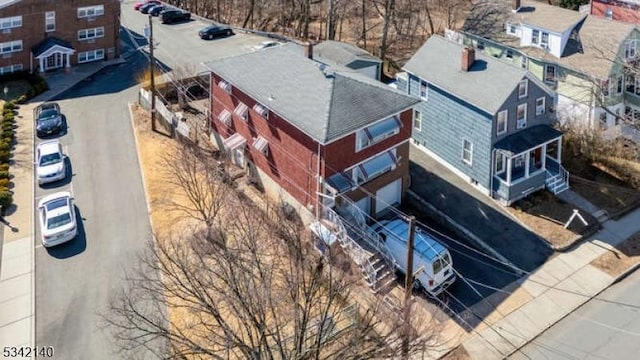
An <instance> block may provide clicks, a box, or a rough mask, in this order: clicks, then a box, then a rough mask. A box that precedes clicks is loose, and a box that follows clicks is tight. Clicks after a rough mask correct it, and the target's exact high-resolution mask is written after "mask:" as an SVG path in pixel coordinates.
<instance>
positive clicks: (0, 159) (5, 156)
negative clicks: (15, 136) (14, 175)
mask: <svg viewBox="0 0 640 360" xmlns="http://www.w3.org/2000/svg"><path fill="white" fill-rule="evenodd" d="M9 159H11V152H10V151H9V150H6V151H0V163H8V162H9Z"/></svg>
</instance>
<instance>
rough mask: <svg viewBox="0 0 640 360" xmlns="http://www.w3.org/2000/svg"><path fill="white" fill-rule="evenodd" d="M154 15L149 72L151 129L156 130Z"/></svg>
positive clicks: (150, 29) (151, 29) (150, 27)
mask: <svg viewBox="0 0 640 360" xmlns="http://www.w3.org/2000/svg"><path fill="white" fill-rule="evenodd" d="M152 19H153V17H152V16H151V14H149V73H150V75H151V130H152V131H156V79H155V77H156V76H155V73H154V71H153V70H154V68H155V66H156V59H155V58H154V57H153V21H152Z"/></svg>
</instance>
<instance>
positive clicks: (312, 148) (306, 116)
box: [206, 43, 418, 220]
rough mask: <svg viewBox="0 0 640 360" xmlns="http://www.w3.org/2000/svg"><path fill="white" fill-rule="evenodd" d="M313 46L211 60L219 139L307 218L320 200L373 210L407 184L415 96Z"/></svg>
mask: <svg viewBox="0 0 640 360" xmlns="http://www.w3.org/2000/svg"><path fill="white" fill-rule="evenodd" d="M312 52H313V51H312V48H307V50H306V53H307V56H304V54H303V50H302V49H300V48H299V47H298V46H297V45H295V44H291V43H290V44H287V45H283V46H278V47H274V48H269V49H264V50H261V51H257V52H254V53H250V54H245V55H240V56H235V57H230V58H225V59H221V60H216V61H212V62H208V63H206V66H207V67H208V68H209V69H210V70H211V92H210V93H211V114H212V122H211V127H212V130H213V131H212V133H213V135H212V137H213V138H214V140H215V142H217V143H218V146H219V147H220V148H222V149H225V150H226V151H228V152H229V153H230V155H231V160H232V162H233V163H234V164H235V165H236V166H238V167H242V168H245V169H246V171H247V173H248V176H249V177H250V178H252V179H253V181H255V182H257V183H260V184H261V185H262V187H263V188H264V189H265V191H266V193H267V195H270V196H271V198H275V199H276V200H278V199H279V200H281V201H286V202H287V203H289V204H291V205H294V206H295V207H297V208H298V209H300V210H302V211H300V214H301V215H302V216H303V219H305V220H309V216H313V214H314V213H315V210H316V209H319V206H320V205H324V206H329V207H334V206H335V207H340V206H344V205H347V204H348V205H349V206H357V207H358V208H360V209H361V210H363V211H364V212H365V213H367V214H370V215H372V216H376V215H378V214H380V213H382V212H384V211H385V210H386V209H387V208H388V207H389V206H390V205H394V204H398V203H400V202H401V200H402V197H403V194H404V192H405V190H406V189H407V188H408V186H409V138H410V136H411V128H412V122H413V112H412V109H413V106H414V105H415V104H416V103H417V102H418V100H416V99H413V98H412V97H409V96H407V95H404V94H402V93H400V92H399V91H397V90H394V89H392V88H390V87H388V86H386V85H384V84H382V83H380V82H378V81H376V80H374V79H371V78H369V77H367V76H365V75H362V74H359V73H357V72H355V71H353V70H350V69H346V68H341V67H339V66H331V67H330V66H328V65H327V64H323V63H321V62H319V61H317V60H314V59H313V56H312ZM363 190H364V191H363ZM349 200H350V201H349ZM305 210H306V211H305Z"/></svg>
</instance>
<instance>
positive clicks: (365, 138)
mask: <svg viewBox="0 0 640 360" xmlns="http://www.w3.org/2000/svg"><path fill="white" fill-rule="evenodd" d="M401 127H402V123H401V122H400V119H398V117H397V116H392V117H389V118H386V119H384V120H382V121H379V122H377V123H375V124H373V125H369V126H368V127H366V128H364V129H362V130H360V131H358V132H356V151H360V150H362V149H364V148H367V147H369V146H371V145H373V144H376V143H379V142H381V141H383V140H385V139H387V138H390V137H392V136H394V135H397V134H399V133H400V128H401Z"/></svg>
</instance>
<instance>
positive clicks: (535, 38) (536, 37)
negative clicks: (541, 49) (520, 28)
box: [531, 29, 540, 45]
mask: <svg viewBox="0 0 640 360" xmlns="http://www.w3.org/2000/svg"><path fill="white" fill-rule="evenodd" d="M531 43H532V44H535V45H538V44H540V30H535V29H534V30H532V31H531Z"/></svg>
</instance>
